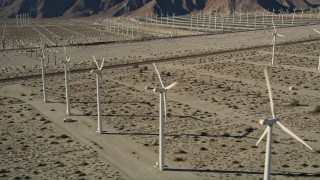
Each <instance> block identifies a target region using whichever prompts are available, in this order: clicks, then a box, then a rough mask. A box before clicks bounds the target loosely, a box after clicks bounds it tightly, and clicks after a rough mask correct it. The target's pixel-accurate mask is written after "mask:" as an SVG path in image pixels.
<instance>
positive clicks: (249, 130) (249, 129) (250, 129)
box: [246, 127, 254, 132]
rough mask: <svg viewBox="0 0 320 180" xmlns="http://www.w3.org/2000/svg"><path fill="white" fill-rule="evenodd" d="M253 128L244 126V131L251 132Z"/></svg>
mask: <svg viewBox="0 0 320 180" xmlns="http://www.w3.org/2000/svg"><path fill="white" fill-rule="evenodd" d="M253 130H254V128H253V127H247V128H246V132H252V131H253Z"/></svg>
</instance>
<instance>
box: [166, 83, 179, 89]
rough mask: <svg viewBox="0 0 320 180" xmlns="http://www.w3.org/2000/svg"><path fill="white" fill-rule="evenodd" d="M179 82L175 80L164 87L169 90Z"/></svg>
mask: <svg viewBox="0 0 320 180" xmlns="http://www.w3.org/2000/svg"><path fill="white" fill-rule="evenodd" d="M177 84H178V83H177V82H174V83H172V84H170V85H169V86H167V87H165V88H164V89H166V90H169V89H171V88H173V87H174V86H175V85H177Z"/></svg>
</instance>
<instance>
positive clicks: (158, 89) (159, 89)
mask: <svg viewBox="0 0 320 180" xmlns="http://www.w3.org/2000/svg"><path fill="white" fill-rule="evenodd" d="M166 91H167V90H166V89H165V88H162V87H156V88H153V92H158V93H163V92H166Z"/></svg>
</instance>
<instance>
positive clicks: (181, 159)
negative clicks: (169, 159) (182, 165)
mask: <svg viewBox="0 0 320 180" xmlns="http://www.w3.org/2000/svg"><path fill="white" fill-rule="evenodd" d="M173 160H174V161H177V162H180V161H185V160H186V159H184V158H182V157H175V158H174V159H173Z"/></svg>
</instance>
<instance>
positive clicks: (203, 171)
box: [165, 168, 320, 177]
mask: <svg viewBox="0 0 320 180" xmlns="http://www.w3.org/2000/svg"><path fill="white" fill-rule="evenodd" d="M165 171H175V172H198V173H227V174H228V173H229V174H255V175H260V174H261V175H263V172H254V171H229V170H211V169H177V168H165ZM271 175H273V176H291V177H320V173H304V172H275V173H271Z"/></svg>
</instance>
